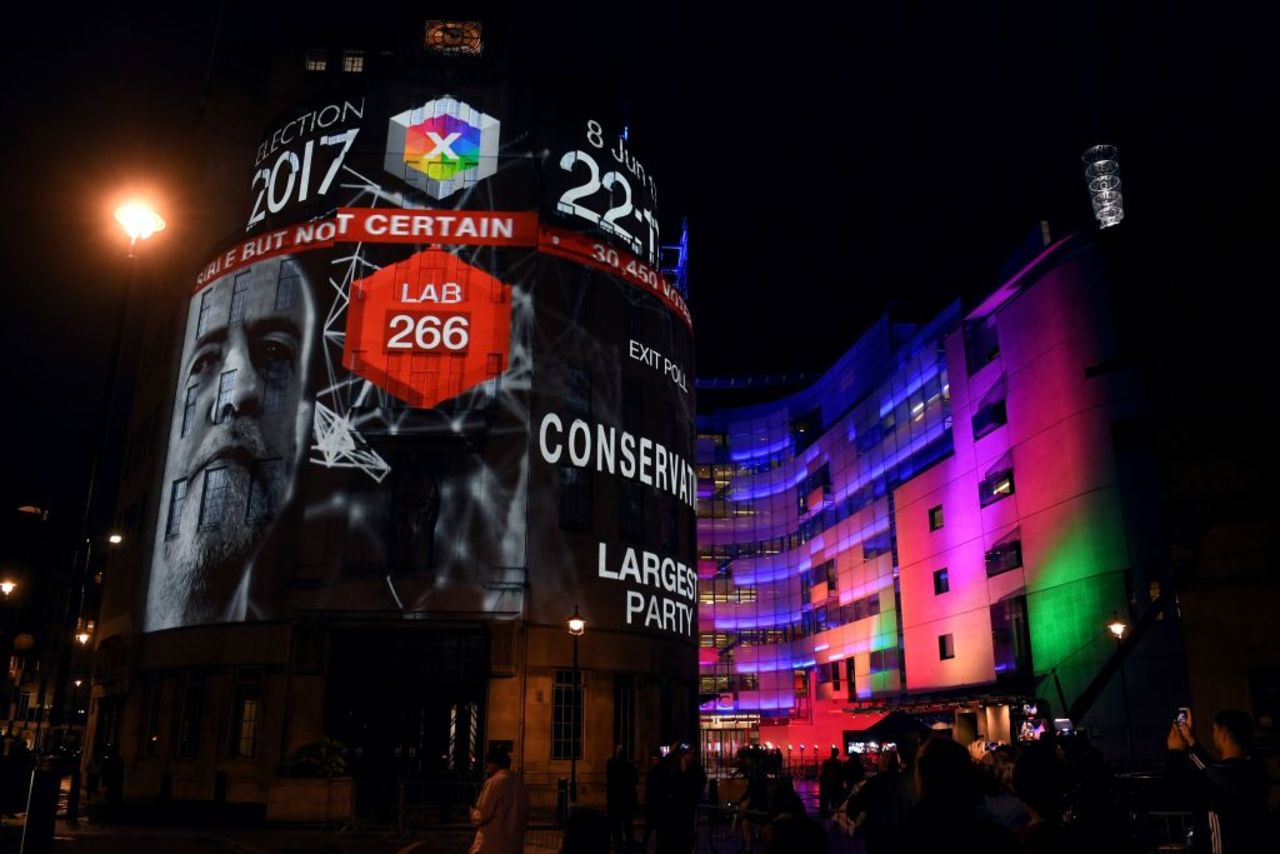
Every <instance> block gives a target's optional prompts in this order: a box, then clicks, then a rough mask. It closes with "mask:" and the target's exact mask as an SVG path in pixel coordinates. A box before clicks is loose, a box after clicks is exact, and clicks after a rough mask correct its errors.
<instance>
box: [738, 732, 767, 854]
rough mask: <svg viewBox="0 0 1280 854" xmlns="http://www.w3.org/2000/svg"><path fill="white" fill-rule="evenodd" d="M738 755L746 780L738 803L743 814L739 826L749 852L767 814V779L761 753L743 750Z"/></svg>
mask: <svg viewBox="0 0 1280 854" xmlns="http://www.w3.org/2000/svg"><path fill="white" fill-rule="evenodd" d="M740 755H741V771H742V775H743V776H744V777H746V778H747V787H746V790H745V791H744V792H743V794H742V799H741V800H740V801H739V802H738V808H739V810H741V812H742V814H743V815H742V820H741V823H740V826H741V828H742V841H743V845H745V846H746V849H747V850H748V851H751V850H754V848H755V845H756V838H757V835H758V834H759V832H760V828H761V827H762V826H763V825H764V823H765V818H766V816H767V814H768V812H769V779H768V775H767V774H766V773H765V768H764V764H763V762H762V759H763V756H764V754H763V752H762V751H760V750H744V751H743V752H742V753H741V754H740Z"/></svg>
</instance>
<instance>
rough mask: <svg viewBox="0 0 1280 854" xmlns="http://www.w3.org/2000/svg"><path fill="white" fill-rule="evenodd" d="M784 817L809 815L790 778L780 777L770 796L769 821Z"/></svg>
mask: <svg viewBox="0 0 1280 854" xmlns="http://www.w3.org/2000/svg"><path fill="white" fill-rule="evenodd" d="M784 815H807V813H806V812H805V809H804V801H802V800H800V796H799V795H798V794H796V787H795V784H794V783H792V781H791V778H790V777H779V778H778V780H777V782H776V783H774V786H773V793H772V794H771V795H770V796H769V821H770V822H772V821H773V820H774V819H776V818H778V816H784Z"/></svg>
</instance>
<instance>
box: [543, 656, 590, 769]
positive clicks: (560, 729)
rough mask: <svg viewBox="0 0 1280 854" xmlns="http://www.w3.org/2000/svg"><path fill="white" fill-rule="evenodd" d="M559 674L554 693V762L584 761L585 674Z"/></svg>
mask: <svg viewBox="0 0 1280 854" xmlns="http://www.w3.org/2000/svg"><path fill="white" fill-rule="evenodd" d="M574 676H575V674H574V672H573V671H572V670H557V671H556V673H555V684H554V686H553V688H552V692H551V758H552V759H581V758H582V717H583V708H582V673H581V671H579V672H578V673H577V674H576V676H577V681H576V682H575V681H574Z"/></svg>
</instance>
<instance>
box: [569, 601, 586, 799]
mask: <svg viewBox="0 0 1280 854" xmlns="http://www.w3.org/2000/svg"><path fill="white" fill-rule="evenodd" d="M566 625H567V626H568V627H569V636H570V637H572V638H573V706H572V709H573V711H572V712H571V714H572V715H573V717H572V719H571V722H570V724H569V732H570V734H571V737H572V740H571V741H570V743H569V800H570V801H572V802H573V803H575V804H576V803H577V802H578V750H579V749H580V748H581V745H582V722H581V721H579V720H578V712H579V710H580V709H581V707H582V685H581V679H580V678H579V676H578V638H580V637H582V636H583V635H585V634H586V633H587V621H586V620H584V619H582V615H581V614H579V613H578V606H577V605H574V606H573V616H572V617H570V618H569V619H568V621H567V623H566Z"/></svg>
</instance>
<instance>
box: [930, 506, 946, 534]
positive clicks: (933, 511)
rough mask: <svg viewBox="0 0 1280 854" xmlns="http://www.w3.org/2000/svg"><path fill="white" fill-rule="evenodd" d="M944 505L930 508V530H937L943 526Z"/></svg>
mask: <svg viewBox="0 0 1280 854" xmlns="http://www.w3.org/2000/svg"><path fill="white" fill-rule="evenodd" d="M943 524H944V522H943V518H942V505H941V504H939V505H938V506H937V507H930V508H929V530H930V531H936V530H938V529H939V528H941V527H942V526H943Z"/></svg>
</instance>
